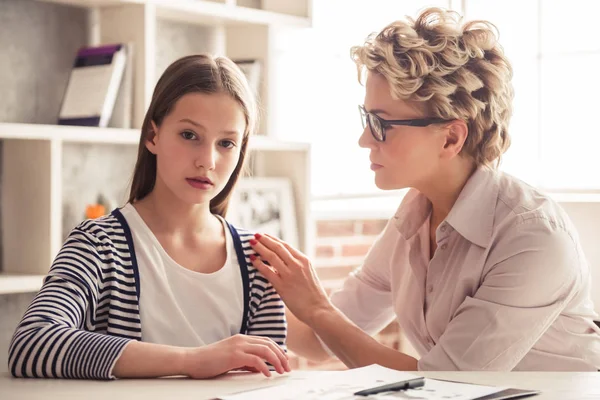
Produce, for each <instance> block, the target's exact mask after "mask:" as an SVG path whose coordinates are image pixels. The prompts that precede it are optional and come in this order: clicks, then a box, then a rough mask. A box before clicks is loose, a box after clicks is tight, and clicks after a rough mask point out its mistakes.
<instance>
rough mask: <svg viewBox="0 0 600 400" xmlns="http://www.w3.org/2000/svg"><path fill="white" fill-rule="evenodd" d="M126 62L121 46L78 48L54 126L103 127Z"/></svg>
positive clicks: (115, 95)
mask: <svg viewBox="0 0 600 400" xmlns="http://www.w3.org/2000/svg"><path fill="white" fill-rule="evenodd" d="M126 59H127V56H126V47H125V46H124V45H123V44H111V45H105V46H97V47H84V48H81V49H79V51H78V52H77V56H76V57H75V63H74V65H73V69H72V70H71V74H70V76H69V81H68V83H67V88H66V90H65V95H64V96H63V101H62V104H61V108H60V112H59V118H58V124H59V125H80V126H98V127H106V126H107V125H108V122H109V120H110V118H111V116H112V112H113V109H114V105H115V101H116V98H117V94H118V91H119V87H120V85H121V80H122V78H123V73H124V71H125V64H126Z"/></svg>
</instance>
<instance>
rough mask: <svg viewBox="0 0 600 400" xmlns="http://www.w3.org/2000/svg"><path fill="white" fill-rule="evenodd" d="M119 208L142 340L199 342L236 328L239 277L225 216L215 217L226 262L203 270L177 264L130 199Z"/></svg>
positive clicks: (241, 299) (239, 317)
mask: <svg viewBox="0 0 600 400" xmlns="http://www.w3.org/2000/svg"><path fill="white" fill-rule="evenodd" d="M121 213H122V214H123V216H124V217H125V219H126V220H127V223H128V224H129V227H130V228H131V235H132V237H133V244H134V248H135V256H136V258H137V263H138V269H139V276H140V299H139V304H140V319H141V325H142V340H143V341H144V342H149V343H158V344H167V345H172V346H181V347H198V346H204V345H208V344H211V343H214V342H217V341H219V340H222V339H225V338H228V337H230V336H233V335H235V334H238V333H240V329H241V326H242V319H243V313H244V289H243V281H242V276H241V271H240V265H239V262H238V257H237V255H236V252H235V248H234V244H233V237H232V236H231V232H229V229H228V227H227V225H226V223H225V221H224V220H223V219H221V218H220V219H221V222H222V224H223V229H224V231H225V235H226V243H227V245H226V246H227V260H226V261H225V265H224V266H223V267H222V268H221V269H220V270H218V271H217V272H214V273H211V274H203V273H199V272H194V271H190V270H189V269H186V268H184V267H182V266H181V265H179V264H178V263H176V262H175V261H174V260H173V259H172V258H171V257H170V256H169V255H168V254H167V252H166V251H165V249H164V248H163V247H162V246H161V244H160V243H159V241H158V239H157V238H156V236H154V233H152V231H151V230H150V228H149V227H148V226H147V225H146V223H145V222H144V220H143V219H142V218H141V216H140V215H139V214H138V212H137V211H136V209H135V208H134V207H133V206H132V205H131V204H127V205H126V206H125V207H123V208H122V209H121ZM198 257H202V254H198Z"/></svg>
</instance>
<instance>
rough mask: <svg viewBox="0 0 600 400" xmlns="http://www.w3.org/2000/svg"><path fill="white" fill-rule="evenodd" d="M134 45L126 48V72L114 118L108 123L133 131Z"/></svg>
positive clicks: (116, 103)
mask: <svg viewBox="0 0 600 400" xmlns="http://www.w3.org/2000/svg"><path fill="white" fill-rule="evenodd" d="M134 51H135V49H134V47H133V43H127V45H126V48H125V56H126V62H125V70H124V71H123V78H122V79H121V85H120V87H119V90H118V94H117V98H116V100H115V106H114V108H113V112H112V116H111V118H110V120H109V121H108V126H109V127H111V128H123V129H131V128H132V127H133V65H134V64H133V53H134Z"/></svg>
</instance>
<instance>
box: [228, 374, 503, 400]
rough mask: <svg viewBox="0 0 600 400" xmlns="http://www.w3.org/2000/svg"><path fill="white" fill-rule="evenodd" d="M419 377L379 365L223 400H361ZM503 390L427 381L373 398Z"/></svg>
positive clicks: (451, 398)
mask: <svg viewBox="0 0 600 400" xmlns="http://www.w3.org/2000/svg"><path fill="white" fill-rule="evenodd" d="M416 377H418V375H415V374H411V373H407V372H401V371H395V370H392V369H388V368H385V367H382V366H379V365H371V366H368V367H364V368H357V369H352V370H348V371H332V372H325V373H323V374H320V375H317V376H313V377H308V378H304V379H297V380H286V381H282V382H281V383H282V384H281V385H276V386H273V387H269V388H264V389H258V390H252V391H249V392H244V393H238V394H234V395H229V396H226V397H223V400H251V399H258V398H266V399H279V400H296V399H303V400H317V399H318V400H345V399H360V398H364V397H360V396H354V395H353V393H355V392H357V391H359V390H363V389H366V388H371V387H375V386H381V385H385V384H388V383H392V382H397V381H401V380H407V379H413V378H416ZM501 390H503V388H494V387H489V386H476V385H467V384H460V383H452V382H443V381H434V380H429V379H427V380H426V383H425V387H424V388H423V389H420V390H410V391H404V392H388V393H385V394H381V395H378V396H369V398H370V399H372V398H377V399H395V398H400V399H401V398H405V399H427V400H428V399H444V400H471V399H476V398H477V397H481V396H485V395H488V394H492V393H496V392H499V391H501Z"/></svg>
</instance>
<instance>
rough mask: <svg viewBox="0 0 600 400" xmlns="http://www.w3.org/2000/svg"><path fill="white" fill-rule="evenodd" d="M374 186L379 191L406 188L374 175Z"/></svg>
mask: <svg viewBox="0 0 600 400" xmlns="http://www.w3.org/2000/svg"><path fill="white" fill-rule="evenodd" d="M375 186H377V188H378V189H381V190H398V189H404V188H405V187H406V186H405V185H402V184H400V183H399V182H395V181H391V180H389V179H384V178H383V177H380V176H377V175H375Z"/></svg>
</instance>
